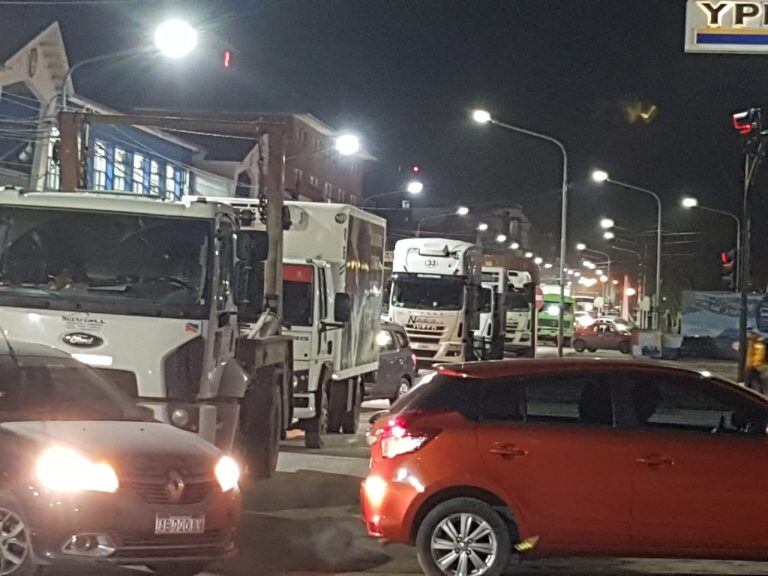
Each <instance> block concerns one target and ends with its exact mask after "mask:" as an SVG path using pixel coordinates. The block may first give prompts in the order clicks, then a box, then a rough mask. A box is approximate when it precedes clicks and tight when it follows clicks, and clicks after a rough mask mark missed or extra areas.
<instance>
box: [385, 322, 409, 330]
mask: <svg viewBox="0 0 768 576" xmlns="http://www.w3.org/2000/svg"><path fill="white" fill-rule="evenodd" d="M381 327H382V328H383V329H384V330H394V331H395V332H405V328H403V327H402V326H401V325H400V324H397V323H395V322H382V323H381Z"/></svg>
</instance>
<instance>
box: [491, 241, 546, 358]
mask: <svg viewBox="0 0 768 576" xmlns="http://www.w3.org/2000/svg"><path fill="white" fill-rule="evenodd" d="M483 267H484V269H488V268H500V269H503V270H505V273H506V277H507V285H506V294H505V299H504V304H505V323H504V351H505V352H506V353H508V354H510V355H513V356H534V355H535V350H536V338H535V335H536V330H535V328H534V325H535V321H536V315H535V313H534V310H535V308H534V302H533V294H534V291H535V286H536V282H537V279H538V266H536V265H534V264H533V262H531V260H529V259H526V258H521V257H519V256H516V255H515V254H511V253H488V254H483Z"/></svg>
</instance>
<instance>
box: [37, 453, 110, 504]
mask: <svg viewBox="0 0 768 576" xmlns="http://www.w3.org/2000/svg"><path fill="white" fill-rule="evenodd" d="M36 472H37V479H38V481H39V482H40V484H42V485H43V487H44V488H46V489H48V490H50V491H52V492H69V493H72V492H110V493H113V492H116V491H117V488H118V486H119V483H118V481H117V474H115V470H114V468H112V466H110V465H109V464H107V463H106V462H98V463H97V462H93V461H91V460H89V459H88V458H86V457H85V456H83V455H82V454H80V453H79V452H77V451H76V450H73V449H72V448H67V447H65V446H53V447H51V448H48V449H47V450H46V451H45V452H43V453H42V455H41V456H40V458H39V459H38V460H37V469H36Z"/></svg>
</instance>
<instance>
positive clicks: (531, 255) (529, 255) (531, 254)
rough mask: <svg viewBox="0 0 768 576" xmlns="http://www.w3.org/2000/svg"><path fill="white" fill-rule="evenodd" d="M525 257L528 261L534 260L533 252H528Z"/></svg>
mask: <svg viewBox="0 0 768 576" xmlns="http://www.w3.org/2000/svg"><path fill="white" fill-rule="evenodd" d="M525 257H526V258H528V259H530V258H533V252H526V253H525Z"/></svg>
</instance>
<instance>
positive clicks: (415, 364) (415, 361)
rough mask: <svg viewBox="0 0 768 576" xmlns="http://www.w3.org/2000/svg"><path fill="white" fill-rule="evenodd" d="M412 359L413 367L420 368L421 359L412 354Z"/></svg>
mask: <svg viewBox="0 0 768 576" xmlns="http://www.w3.org/2000/svg"><path fill="white" fill-rule="evenodd" d="M411 358H412V359H413V365H414V366H418V365H419V357H418V356H416V354H411Z"/></svg>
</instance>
